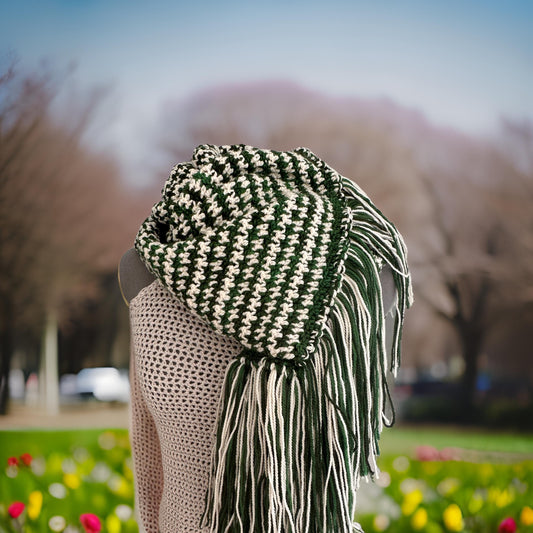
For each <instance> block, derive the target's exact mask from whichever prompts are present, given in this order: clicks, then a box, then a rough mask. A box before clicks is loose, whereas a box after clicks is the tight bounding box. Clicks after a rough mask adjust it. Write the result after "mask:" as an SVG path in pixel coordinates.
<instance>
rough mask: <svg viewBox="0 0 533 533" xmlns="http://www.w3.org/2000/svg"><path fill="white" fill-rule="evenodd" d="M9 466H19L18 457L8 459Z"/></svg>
mask: <svg viewBox="0 0 533 533" xmlns="http://www.w3.org/2000/svg"><path fill="white" fill-rule="evenodd" d="M7 464H8V465H9V466H17V465H18V464H19V462H18V459H17V458H16V457H8V458H7Z"/></svg>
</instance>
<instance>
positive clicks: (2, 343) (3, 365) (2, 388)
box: [0, 298, 14, 415]
mask: <svg viewBox="0 0 533 533" xmlns="http://www.w3.org/2000/svg"><path fill="white" fill-rule="evenodd" d="M2 308H3V309H2V323H1V324H0V357H1V361H0V415H7V411H8V408H9V371H10V370H11V357H12V355H13V327H14V324H13V314H12V313H11V305H10V303H9V301H8V299H7V298H5V299H4V301H3V304H2Z"/></svg>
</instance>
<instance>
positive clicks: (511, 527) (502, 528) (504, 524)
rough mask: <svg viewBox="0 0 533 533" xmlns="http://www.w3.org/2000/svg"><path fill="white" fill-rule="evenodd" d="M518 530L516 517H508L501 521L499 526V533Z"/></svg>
mask: <svg viewBox="0 0 533 533" xmlns="http://www.w3.org/2000/svg"><path fill="white" fill-rule="evenodd" d="M515 531H516V522H515V521H514V518H511V517H507V518H505V519H504V520H502V521H501V522H500V525H499V526H498V533H515Z"/></svg>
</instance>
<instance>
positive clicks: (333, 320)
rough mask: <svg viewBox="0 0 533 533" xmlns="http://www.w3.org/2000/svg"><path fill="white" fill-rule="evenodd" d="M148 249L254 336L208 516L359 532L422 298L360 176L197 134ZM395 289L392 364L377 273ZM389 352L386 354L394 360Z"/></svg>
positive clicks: (300, 152)
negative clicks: (361, 493) (408, 323)
mask: <svg viewBox="0 0 533 533" xmlns="http://www.w3.org/2000/svg"><path fill="white" fill-rule="evenodd" d="M135 247H136V249H137V251H138V252H139V254H140V256H141V258H142V259H143V261H144V262H145V264H146V265H147V267H148V268H149V270H150V271H151V272H152V273H153V274H155V275H156V276H157V277H158V279H159V280H160V282H161V283H162V284H163V285H165V286H166V287H167V288H168V289H169V290H170V291H171V292H172V293H173V294H175V295H176V296H177V297H178V298H179V299H180V301H182V302H183V303H185V304H186V305H187V306H188V307H189V309H190V310H191V311H193V312H194V313H196V314H197V315H198V316H199V317H200V318H202V319H203V320H205V321H206V322H207V323H208V324H209V325H210V326H211V327H212V328H214V329H215V330H216V331H218V332H219V333H222V334H224V335H228V336H231V337H233V338H235V339H236V340H238V341H239V342H240V343H241V344H242V345H243V350H242V352H241V353H240V355H239V357H238V358H237V359H236V360H235V361H233V362H232V363H231V364H230V365H229V367H228V369H227V371H226V376H225V381H224V386H223V393H222V397H221V401H220V406H219V410H218V423H217V428H216V431H217V433H216V444H215V447H214V450H213V457H212V469H211V478H210V484H209V490H208V494H207V495H206V510H205V513H204V516H203V519H202V525H203V526H209V531H212V532H219V531H220V532H223V531H228V532H229V531H231V532H240V533H250V532H266V531H268V532H272V533H290V532H292V533H303V532H308V533H311V532H316V533H319V532H320V533H325V532H327V533H333V532H334V533H340V532H352V531H354V529H357V524H356V523H355V522H354V512H355V495H356V491H357V488H358V486H359V478H360V476H361V475H363V476H365V475H368V474H375V473H377V466H376V462H375V456H376V455H377V454H378V439H379V434H380V432H381V429H382V427H383V422H385V423H387V420H386V418H385V410H386V409H385V403H386V401H387V400H388V399H389V398H388V396H389V395H388V387H387V381H386V370H387V368H389V369H390V370H391V371H393V372H394V373H395V372H396V369H397V367H398V364H399V348H400V337H401V328H402V323H403V315H404V311H405V309H406V308H407V307H408V306H409V305H410V304H411V301H412V294H411V284H410V277H409V271H408V267H407V263H406V249H405V245H404V243H403V240H402V238H401V236H400V234H399V233H398V232H397V230H396V229H395V228H394V226H393V225H392V224H391V223H390V222H389V221H387V219H386V218H385V217H384V216H383V215H382V214H381V213H380V212H379V210H378V209H377V208H376V207H375V206H374V205H373V204H372V202H371V201H370V200H369V198H368V197H367V196H366V195H365V194H364V193H363V191H361V189H359V188H358V187H357V186H356V185H355V184H354V183H352V182H351V181H350V180H348V179H347V178H345V177H343V176H341V175H340V174H339V173H338V172H336V171H335V170H334V169H332V168H331V167H329V166H328V165H327V164H326V163H325V162H324V161H322V160H321V159H319V158H318V157H317V156H316V155H314V154H313V153H312V152H311V151H310V150H308V149H306V148H297V149H296V150H294V151H293V152H279V151H273V150H260V149H257V148H253V147H251V146H246V145H233V146H212V145H202V146H198V147H197V148H196V150H195V151H194V153H193V157H192V160H191V161H190V162H186V163H180V164H178V165H176V166H175V167H174V168H173V170H172V172H171V174H170V177H169V179H168V180H167V182H166V184H165V186H164V189H163V192H162V199H161V201H160V202H158V203H157V204H156V205H154V207H153V209H152V212H151V214H150V216H149V217H148V218H147V219H146V220H145V221H144V223H143V224H142V225H141V228H140V230H139V233H138V235H137V237H136V241H135ZM385 264H387V265H389V267H390V268H391V269H392V272H393V277H394V281H395V286H396V291H397V295H396V296H397V298H396V303H395V306H394V308H395V309H394V310H395V324H394V331H393V339H392V351H391V354H390V361H388V360H387V351H386V347H385V325H384V324H385V318H384V310H383V304H382V293H381V284H380V277H379V272H380V270H381V268H382V267H383V265H385ZM387 361H388V362H387Z"/></svg>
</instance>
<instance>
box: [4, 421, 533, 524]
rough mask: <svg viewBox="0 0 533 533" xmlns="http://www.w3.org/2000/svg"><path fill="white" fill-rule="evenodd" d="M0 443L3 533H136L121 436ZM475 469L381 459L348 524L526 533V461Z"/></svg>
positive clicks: (425, 449)
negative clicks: (353, 519)
mask: <svg viewBox="0 0 533 533" xmlns="http://www.w3.org/2000/svg"><path fill="white" fill-rule="evenodd" d="M392 433H393V432H391V434H392ZM0 439H1V442H2V446H0V449H1V454H0V461H1V463H0V532H1V533H4V532H9V533H12V532H24V533H30V532H31V533H41V532H46V531H56V532H65V533H76V532H77V533H98V532H99V531H102V532H104V531H105V532H109V533H135V532H137V531H138V527H137V524H136V522H135V518H134V514H133V500H134V495H133V474H132V468H131V457H130V447H129V441H128V434H127V432H126V431H125V430H112V431H111V430H105V431H73V432H42V433H32V432H27V434H25V435H24V436H23V437H22V436H21V435H16V434H11V435H10V434H9V433H0ZM478 459H479V457H477V456H476V455H475V453H473V452H465V451H458V450H456V449H452V448H445V449H443V450H440V451H438V450H437V449H436V448H433V447H430V446H419V447H418V448H417V449H416V452H415V454H413V457H411V456H409V455H408V454H407V455H389V454H387V455H385V456H384V457H382V458H380V467H381V470H382V474H381V476H380V478H379V479H378V480H377V481H376V483H372V484H365V483H362V486H361V492H360V494H359V496H358V507H357V508H358V513H357V517H356V519H357V520H358V521H359V522H360V523H361V525H362V526H363V528H364V530H365V532H366V533H373V532H381V531H388V532H391V533H402V532H413V531H415V532H416V531H422V532H427V533H447V532H455V531H464V532H469V533H489V532H491V533H513V532H515V531H517V532H519V533H526V532H533V461H520V462H515V463H511V464H503V463H497V462H493V463H489V462H475V461H476V460H478Z"/></svg>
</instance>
